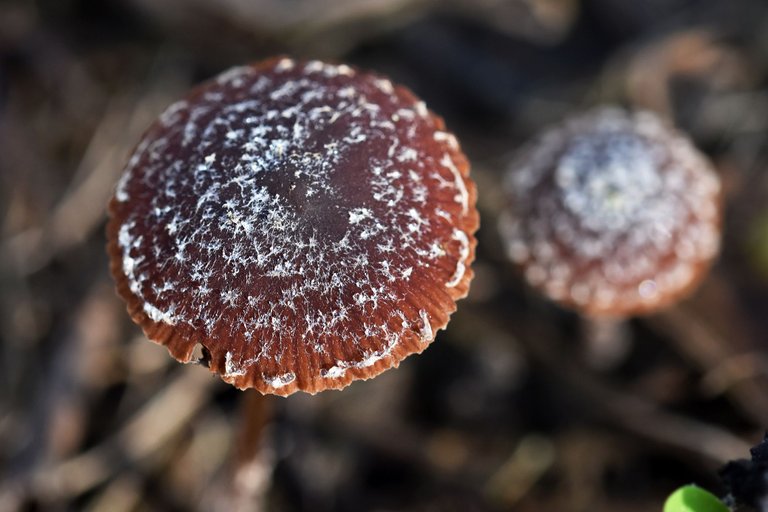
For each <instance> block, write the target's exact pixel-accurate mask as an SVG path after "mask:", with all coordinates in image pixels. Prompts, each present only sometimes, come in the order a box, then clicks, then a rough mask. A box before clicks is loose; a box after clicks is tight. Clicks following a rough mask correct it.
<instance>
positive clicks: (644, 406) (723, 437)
mask: <svg viewBox="0 0 768 512" xmlns="http://www.w3.org/2000/svg"><path fill="white" fill-rule="evenodd" d="M466 309H467V308H465V311H466ZM476 316H477V319H476V320H475V321H476V322H484V323H492V322H493V318H491V317H489V316H487V315H483V314H476ZM506 327H507V331H508V332H515V326H513V325H507V326H506ZM537 329H538V330H537V332H526V333H520V335H519V336H518V337H519V339H520V341H521V342H522V343H523V344H524V345H525V347H526V348H527V349H528V353H529V354H530V355H531V356H532V357H533V358H534V359H536V360H537V361H539V362H540V363H541V364H543V365H544V367H545V368H547V369H548V370H549V371H550V373H551V376H552V378H553V379H556V380H560V381H561V382H562V384H563V389H569V390H572V391H575V392H576V394H577V395H578V396H579V397H580V398H582V399H584V401H585V402H587V403H589V404H590V405H593V406H594V407H596V408H597V409H598V411H599V412H600V413H602V414H603V415H605V416H606V417H607V418H608V419H609V420H610V421H612V422H613V423H615V424H617V425H620V426H622V427H623V428H624V429H626V430H628V431H630V432H634V433H635V434H638V435H640V436H642V437H645V438H647V439H651V440H653V441H656V442H659V443H662V444H666V445H670V446H674V447H677V448H680V449H683V450H686V451H690V452H693V453H696V454H698V455H700V456H703V457H705V458H707V459H709V460H710V461H712V462H715V463H717V464H723V463H725V462H727V461H729V460H732V459H735V458H739V457H743V456H744V454H746V453H748V451H749V448H750V445H749V444H748V443H746V442H745V441H743V440H742V439H740V438H738V437H736V436H734V435H732V434H730V433H728V432H726V431H724V430H723V429H721V428H718V427H716V426H714V425H710V424H707V423H703V422H700V421H696V420H693V419H690V418H686V417H684V416H680V415H677V414H674V413H670V412H665V411H662V410H660V409H659V408H658V406H657V405H656V404H655V403H653V402H650V401H648V400H645V399H643V398H640V397H637V396H633V395H630V394H628V393H626V392H623V391H617V390H616V388H615V387H610V386H608V385H606V384H603V383H602V382H601V381H600V380H599V379H597V378H595V377H594V376H593V375H592V374H590V373H589V372H588V371H587V370H584V369H581V368H578V367H577V366H575V365H574V364H572V363H571V361H570V360H569V359H568V358H566V357H562V356H560V352H559V350H558V349H557V348H556V347H554V346H552V344H551V343H549V342H548V341H547V340H550V339H552V338H553V337H554V336H555V335H554V334H553V333H552V332H551V331H550V330H549V328H548V327H546V326H545V325H543V323H539V324H537Z"/></svg>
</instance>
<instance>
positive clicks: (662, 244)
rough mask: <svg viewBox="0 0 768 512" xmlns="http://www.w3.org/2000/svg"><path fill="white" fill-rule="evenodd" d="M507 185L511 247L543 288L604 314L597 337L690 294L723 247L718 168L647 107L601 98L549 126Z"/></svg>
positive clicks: (504, 230)
mask: <svg viewBox="0 0 768 512" xmlns="http://www.w3.org/2000/svg"><path fill="white" fill-rule="evenodd" d="M505 187H506V197H507V201H508V203H507V207H506V210H505V211H504V212H503V214H502V216H501V218H500V231H501V234H502V237H503V239H504V243H505V245H506V250H507V254H508V256H509V258H510V259H512V261H514V262H515V263H516V264H518V265H520V266H521V268H522V269H523V272H524V274H525V277H526V280H527V281H528V283H530V284H531V285H532V286H533V287H534V288H536V289H538V290H540V291H541V292H543V293H544V294H545V295H546V296H547V297H548V298H550V299H552V300H554V301H556V302H558V303H560V304H561V305H563V306H566V307H569V308H572V309H575V310H577V311H579V312H581V313H583V314H585V315H586V316H588V317H590V318H601V319H604V320H605V321H603V322H601V323H599V324H593V326H597V327H598V332H600V330H599V329H601V328H602V333H603V334H598V335H596V336H593V339H595V340H599V339H601V338H602V339H604V338H605V337H606V336H605V334H604V333H605V329H604V327H605V326H607V325H610V324H611V323H612V322H611V319H619V320H620V319H623V318H626V317H628V316H631V315H637V314H642V313H650V312H653V311H655V310H658V309H660V308H663V307H665V306H667V305H670V304H672V303H674V302H677V301H678V300H680V299H681V298H683V297H684V296H686V295H687V294H688V293H690V292H691V291H692V290H693V289H694V287H695V286H696V285H697V284H698V283H699V281H700V280H701V279H702V277H703V276H704V275H705V272H706V270H707V269H708V267H709V266H710V264H711V261H712V259H713V258H714V256H715V255H716V253H717V251H718V248H719V243H720V228H721V214H722V211H721V209H722V208H721V197H720V194H721V192H720V182H719V179H718V177H717V175H716V174H715V172H714V170H713V169H712V167H711V165H710V164H709V163H708V161H707V160H706V158H705V157H704V156H703V155H701V153H699V152H698V151H697V150H696V149H695V148H694V147H693V146H692V144H691V143H690V142H689V140H688V139H687V138H685V137H684V136H683V135H681V134H680V133H678V132H676V131H674V130H673V129H671V128H670V127H668V126H667V125H666V124H665V123H664V122H663V121H661V120H660V119H659V118H658V117H657V116H655V115H654V114H652V113H650V112H637V113H628V112H625V111H623V110H620V109H617V108H601V109H597V110H595V111H592V112H589V113H586V114H583V115H580V116H577V117H574V118H572V119H570V120H568V121H566V122H565V123H563V124H562V125H560V126H557V127H555V128H552V129H550V130H548V131H546V132H545V133H544V134H543V135H541V136H540V137H539V138H538V139H537V140H536V141H535V142H534V143H533V144H531V145H530V146H529V147H528V148H527V149H525V150H523V151H522V152H521V153H520V155H519V156H518V157H517V158H516V159H515V160H514V161H513V162H512V164H511V165H510V167H509V171H508V173H507V176H506V181H505ZM613 323H614V325H617V324H616V323H615V322H613ZM608 332H609V333H610V332H614V331H613V329H610V328H609V329H608ZM608 338H610V336H608Z"/></svg>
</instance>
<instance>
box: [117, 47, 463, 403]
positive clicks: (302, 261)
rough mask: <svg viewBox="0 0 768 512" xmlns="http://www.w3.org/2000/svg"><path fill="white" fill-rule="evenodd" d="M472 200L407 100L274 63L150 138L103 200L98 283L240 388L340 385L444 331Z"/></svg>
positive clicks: (195, 97) (459, 160)
mask: <svg viewBox="0 0 768 512" xmlns="http://www.w3.org/2000/svg"><path fill="white" fill-rule="evenodd" d="M475 196H476V192H475V188H474V184H473V183H472V182H471V180H470V179H469V178H468V164H467V161H466V158H465V157H464V156H463V154H462V153H461V152H460V150H459V148H458V143H457V142H456V139H455V137H453V136H452V135H451V134H449V133H447V132H445V127H444V124H443V122H442V120H441V119H440V118H438V117H436V116H434V115H432V114H431V113H430V112H429V111H428V110H427V109H426V107H425V106H424V104H423V103H422V102H420V101H419V100H418V99H417V98H415V97H414V96H413V94H411V93H410V92H409V91H407V90H406V89H404V88H403V87H400V86H395V85H393V84H392V83H391V82H390V81H389V80H387V79H385V78H381V77H377V76H375V75H370V74H366V73H361V72H359V71H357V70H354V69H353V68H351V67H348V66H345V65H333V64H326V63H323V62H320V61H310V62H306V63H301V62H296V61H293V60H291V59H286V58H283V59H277V60H273V61H268V62H265V63H261V64H257V65H254V66H244V67H238V68H235V69H232V70H230V71H227V72H225V73H223V74H221V75H219V76H218V77H217V78H215V79H214V80H212V81H210V82H208V83H207V84H204V85H202V86H200V87H198V88H197V89H195V90H194V91H192V93H190V94H189V95H188V97H187V98H185V99H184V100H182V101H179V102H177V103H174V104H173V105H172V106H171V107H169V108H168V110H167V111H166V112H165V113H164V114H162V115H161V116H160V118H159V120H158V121H157V122H156V123H155V124H154V125H153V126H152V127H150V129H149V130H148V132H147V133H146V134H145V136H144V138H143V139H142V141H141V142H140V143H139V144H138V146H137V148H136V150H135V152H134V154H133V156H132V157H131V159H130V160H129V162H128V165H127V166H126V170H125V173H124V175H123V177H122V178H121V179H120V182H119V184H118V187H117V191H116V196H115V199H114V200H113V201H112V203H111V204H110V213H111V216H112V219H111V221H110V226H109V228H108V234H109V238H110V253H111V256H112V270H113V274H114V275H115V277H116V279H117V281H118V290H119V292H120V293H121V295H122V296H123V297H124V298H125V300H126V301H127V302H128V305H129V310H130V312H131V314H132V316H133V317H134V319H135V320H136V321H137V322H138V323H140V324H141V325H142V327H143V328H144V329H145V331H146V332H147V334H148V336H149V337H150V338H151V339H153V340H155V341H157V342H159V343H163V344H165V345H166V346H167V347H168V349H169V351H170V352H171V353H172V354H173V355H174V356H175V357H177V358H178V359H180V360H183V361H188V360H189V359H190V358H191V357H192V352H193V349H194V346H195V344H196V343H202V344H203V346H204V347H205V348H206V350H207V352H208V354H207V362H208V363H209V365H210V367H211V369H212V370H214V371H216V372H218V373H220V374H221V375H222V378H224V380H227V381H228V382H231V383H233V384H235V385H237V386H238V387H243V388H244V387H256V388H257V389H259V390H260V391H262V392H270V393H277V394H290V393H292V392H294V391H297V390H303V391H308V392H317V391H321V390H323V389H326V388H341V387H344V386H345V385H347V384H349V382H350V381H351V380H353V379H357V378H369V377H372V376H374V375H376V374H378V373H380V372H381V371H384V370H385V369H387V368H390V367H392V366H396V365H397V364H398V363H399V361H400V360H402V359H403V358H404V357H406V356H407V355H409V354H411V353H415V352H420V351H421V350H423V349H424V347H425V346H426V345H427V344H428V343H429V342H431V341H432V340H433V339H434V334H435V332H436V331H437V330H438V329H441V328H444V327H445V325H446V324H447V322H448V317H449V315H450V314H451V313H452V312H453V311H454V310H455V301H456V300H457V299H459V298H461V297H463V296H465V295H466V293H467V290H468V287H469V281H470V279H471V277H472V272H471V269H470V263H471V261H472V260H473V258H474V248H475V244H476V241H475V238H474V236H473V234H474V231H475V230H476V229H477V225H478V215H477V211H476V210H475V208H474V202H475ZM414 269H416V271H414ZM422 292H426V293H423V295H422V294H421V293H422Z"/></svg>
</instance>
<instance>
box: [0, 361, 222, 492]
mask: <svg viewBox="0 0 768 512" xmlns="http://www.w3.org/2000/svg"><path fill="white" fill-rule="evenodd" d="M214 382H216V381H214V380H213V379H212V378H211V376H210V374H209V373H208V372H205V371H202V370H200V369H199V368H192V369H186V370H184V371H182V372H181V373H180V375H178V376H177V377H176V378H175V379H174V380H173V381H172V382H171V383H170V384H168V385H167V386H166V387H165V388H164V389H163V390H162V391H161V392H159V393H158V394H157V395H156V396H155V398H153V399H152V401H150V402H149V403H148V404H146V405H145V406H144V407H143V408H142V409H141V410H140V411H139V412H138V413H136V415H135V416H134V417H133V418H131V420H130V421H129V422H128V423H127V424H126V425H125V426H124V427H123V428H121V429H120V431H119V432H118V433H117V435H116V436H115V437H113V438H110V439H108V440H106V441H105V442H103V443H102V444H100V445H98V446H95V447H94V448H92V449H90V450H88V451H87V452H85V453H82V454H80V455H78V456H75V457H73V458H71V459H68V460H65V461H63V462H61V463H59V464H56V465H55V466H53V467H49V468H45V469H42V470H41V471H39V472H38V473H37V474H35V475H34V476H33V478H32V481H31V482H30V485H31V486H32V492H33V494H34V495H37V496H44V497H45V498H46V499H66V498H69V497H72V496H77V495H79V494H82V493H83V492H86V491H88V490H90V489H92V488H93V487H95V486H97V485H99V484H100V483H102V482H104V481H106V480H107V479H109V478H110V477H111V476H112V475H113V474H115V473H117V472H118V471H119V470H120V469H121V468H122V467H124V466H125V465H128V464H134V463H138V462H140V461H141V460H143V459H145V458H146V457H148V456H150V455H151V454H152V453H153V452H155V451H156V450H158V449H159V448H161V447H162V446H163V445H165V444H166V443H167V442H168V441H169V440H170V439H172V438H173V437H174V436H176V435H177V434H178V433H179V432H180V431H181V430H182V429H183V428H184V427H185V426H186V425H187V424H188V422H189V421H190V420H191V419H192V417H193V416H194V415H195V414H196V413H197V412H198V411H199V410H200V409H201V408H202V407H203V405H205V403H206V402H207V401H208V394H209V388H210V387H211V385H212V384H213V383H214ZM2 494H3V493H2V491H0V495H2Z"/></svg>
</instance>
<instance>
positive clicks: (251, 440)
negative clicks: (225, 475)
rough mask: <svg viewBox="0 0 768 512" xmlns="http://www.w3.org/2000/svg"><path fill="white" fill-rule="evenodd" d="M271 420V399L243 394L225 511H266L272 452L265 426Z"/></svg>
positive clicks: (248, 392)
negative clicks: (268, 444) (267, 443)
mask: <svg viewBox="0 0 768 512" xmlns="http://www.w3.org/2000/svg"><path fill="white" fill-rule="evenodd" d="M271 419H272V400H271V398H270V397H267V396H264V395H262V394H261V393H259V392H258V391H256V390H253V389H249V390H246V391H244V396H243V397H242V401H241V409H240V425H239V427H238V429H239V430H238V432H237V434H236V435H237V437H236V439H235V443H234V445H233V451H232V468H231V471H232V474H231V476H232V478H231V480H230V484H229V485H230V489H229V493H228V495H229V500H231V501H229V503H227V507H226V510H229V511H232V512H239V511H249V512H258V511H261V510H265V509H266V506H265V505H266V503H265V501H266V500H265V498H266V493H267V490H268V488H269V484H270V480H271V479H272V468H273V453H272V450H270V449H269V447H268V446H266V441H267V439H266V438H267V432H268V429H267V426H268V424H269V422H270V421H271ZM222 510H223V509H222Z"/></svg>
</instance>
